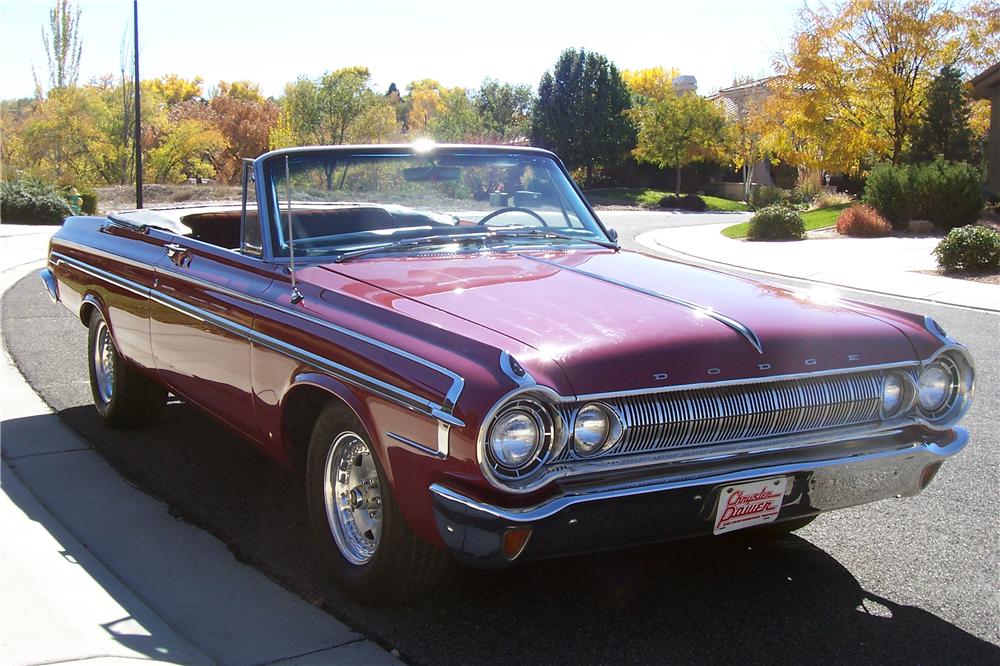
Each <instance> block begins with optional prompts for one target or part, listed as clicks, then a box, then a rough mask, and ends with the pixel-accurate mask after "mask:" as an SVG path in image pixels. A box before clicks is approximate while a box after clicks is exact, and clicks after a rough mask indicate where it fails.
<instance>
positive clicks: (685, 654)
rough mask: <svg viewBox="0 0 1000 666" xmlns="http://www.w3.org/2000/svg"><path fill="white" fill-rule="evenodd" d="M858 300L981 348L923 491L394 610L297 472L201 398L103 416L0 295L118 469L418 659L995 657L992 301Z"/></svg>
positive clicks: (41, 370)
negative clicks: (342, 565)
mask: <svg viewBox="0 0 1000 666" xmlns="http://www.w3.org/2000/svg"><path fill="white" fill-rule="evenodd" d="M663 215H675V214H669V213H652V214H645V213H642V214H637V213H625V214H623V215H620V216H619V215H608V214H607V213H604V214H602V217H603V218H604V219H605V220H606V221H608V223H609V224H611V225H612V226H618V227H619V230H620V232H621V235H622V239H623V241H624V242H625V244H626V245H629V246H634V241H633V239H634V237H635V236H636V235H637V234H638V233H641V232H643V231H648V230H649V229H651V228H655V227H656V226H657V225H662V224H663V218H661V217H657V216H663ZM647 218H648V219H647ZM668 219H670V220H671V221H675V222H677V223H682V222H683V223H685V224H686V223H689V222H688V221H689V220H695V219H699V218H696V217H693V216H687V215H675V216H674V217H671V218H668ZM737 221H738V218H737ZM858 297H859V298H861V299H862V300H868V301H873V302H878V303H883V304H886V305H891V306H895V307H902V308H906V309H918V310H920V311H922V312H925V313H927V314H930V315H932V316H934V317H935V318H937V319H938V320H939V321H940V322H941V323H942V324H943V325H944V326H945V328H946V329H948V330H949V331H950V332H951V333H953V334H954V335H955V336H956V337H958V338H959V339H960V340H962V341H964V342H966V343H967V344H968V345H969V346H970V348H971V349H972V352H973V354H974V355H975V357H976V359H977V360H978V362H979V371H980V372H979V376H980V386H979V393H978V395H977V403H976V404H975V405H974V406H973V409H972V411H971V412H970V414H969V417H968V419H967V424H968V425H969V427H970V428H971V429H972V431H973V434H974V439H973V443H972V444H970V446H969V447H968V448H967V449H966V450H965V451H964V452H963V453H962V454H960V455H959V456H958V457H956V458H955V459H954V460H952V461H951V462H950V463H949V464H947V465H945V467H944V468H943V470H942V471H941V473H940V474H939V476H938V479H937V481H936V482H935V483H934V484H933V485H932V486H931V488H930V489H929V490H928V491H927V492H926V493H924V494H923V495H921V496H919V497H917V498H912V499H907V500H886V501H883V502H879V503H877V504H874V505H868V506H864V507H858V508H856V509H850V510H846V511H841V512H838V513H835V514H831V515H828V516H824V517H821V518H820V519H819V520H817V521H816V522H815V523H813V524H812V525H810V526H809V527H807V528H806V529H804V530H802V531H801V532H800V533H799V534H798V535H797V536H792V537H788V538H786V539H782V540H780V541H778V542H775V543H771V544H753V545H751V546H750V547H747V546H745V545H741V544H738V543H734V542H731V541H727V540H720V539H714V540H708V541H699V542H689V543H681V544H672V545H661V546H655V547H647V548H639V549H632V550H628V551H621V552H616V553H607V554H597V555H590V556H584V557H574V558H566V559H560V560H553V561H549V562H535V563H528V564H525V565H523V566H519V567H515V568H514V569H511V570H509V571H502V572H485V573H483V572H457V573H456V576H455V580H454V581H453V583H452V584H451V585H450V586H449V587H447V588H446V589H444V590H443V591H442V592H441V593H440V594H438V595H436V596H435V598H434V599H431V600H429V603H427V604H423V605H417V606H412V607H404V608H380V607H378V606H373V605H361V604H358V603H356V602H354V601H352V600H350V599H348V598H345V597H344V596H342V595H341V594H340V593H339V592H338V591H337V590H336V589H335V588H334V587H332V586H331V585H330V584H329V583H328V582H326V580H325V578H324V576H323V575H322V570H321V567H320V564H319V561H318V558H317V555H316V553H315V552H314V551H313V548H312V545H311V543H310V541H309V538H308V534H307V531H308V530H307V525H306V522H305V520H304V519H303V516H304V502H303V497H302V494H301V481H300V479H299V478H297V477H295V476H293V475H290V474H287V473H285V472H283V471H281V470H279V469H277V468H276V467H275V466H274V465H272V464H271V463H269V462H268V461H266V460H264V459H263V458H262V457H261V456H259V455H257V454H256V453H255V452H254V451H253V450H251V449H250V447H249V446H248V445H246V444H244V443H242V442H241V441H240V440H238V439H236V438H234V437H232V436H230V435H229V434H228V433H227V432H226V431H224V430H223V429H222V428H221V427H219V426H217V425H216V424H215V423H214V422H212V421H209V420H208V419H207V418H206V417H204V416H202V415H201V414H199V413H198V412H197V411H196V410H194V409H191V408H190V407H188V406H186V405H184V404H181V403H174V404H172V405H171V406H170V407H169V409H168V412H167V415H166V418H165V420H164V425H162V426H160V427H157V428H152V429H149V430H144V431H138V432H125V433H123V432H114V431H110V430H108V429H107V428H105V427H104V426H103V425H102V424H101V423H100V421H99V420H98V418H97V417H96V414H95V413H94V410H93V407H92V406H91V405H90V395H89V390H88V389H87V385H86V380H85V377H86V370H85V365H84V359H83V353H82V350H83V345H84V339H85V331H84V329H83V328H82V327H81V326H80V325H79V322H77V321H75V320H74V319H73V318H72V317H71V316H70V315H69V313H66V312H65V311H64V310H63V309H62V308H58V307H56V306H51V304H49V303H48V301H47V299H46V298H45V297H44V294H43V293H42V290H41V288H40V285H39V284H38V283H37V280H35V279H30V280H29V281H27V282H24V283H22V284H20V285H19V286H18V287H15V289H14V290H13V291H12V292H10V293H9V295H8V297H7V298H5V300H4V308H3V317H4V321H3V329H4V331H5V335H6V337H7V340H6V342H7V344H8V346H9V348H10V350H11V353H12V354H13V356H14V357H15V358H16V359H17V360H18V362H19V364H21V367H22V369H23V370H24V371H25V372H26V373H27V375H28V376H29V378H30V379H31V381H32V384H33V385H34V386H35V387H36V389H37V390H38V391H39V392H40V393H41V394H42V395H43V396H44V397H45V399H46V400H47V401H48V402H49V404H51V405H53V407H54V408H55V409H56V410H57V411H58V413H59V414H60V416H61V417H62V418H63V419H64V420H65V421H66V422H67V423H68V424H70V425H71V426H72V427H73V428H74V429H76V430H77V431H78V432H79V433H81V434H82V435H83V436H84V437H86V438H88V439H89V440H90V441H91V442H93V444H94V446H96V447H97V448H98V449H99V450H100V451H101V452H102V454H103V455H104V456H105V457H106V458H107V459H108V460H110V461H111V462H112V464H114V465H115V467H116V468H117V469H118V470H119V471H120V472H121V473H122V474H124V475H125V476H126V477H127V478H128V479H129V480H131V481H132V482H133V483H135V484H137V485H138V486H140V487H142V488H144V489H146V490H147V491H148V492H151V493H154V494H156V495H158V496H160V497H162V498H164V500H165V501H167V502H168V503H170V504H171V506H172V507H173V508H174V509H175V510H176V512H177V514H178V515H179V516H181V517H182V518H183V519H184V520H187V521H190V522H193V523H194V524H197V525H200V526H202V527H204V528H206V529H208V530H209V531H211V532H212V533H213V534H215V535H217V536H218V537H219V538H221V539H223V540H224V541H225V542H226V543H227V544H228V546H229V547H230V549H231V550H232V551H233V552H234V553H235V554H236V555H237V557H239V558H240V559H242V560H243V561H245V562H249V563H252V564H253V565H254V566H256V567H258V568H259V569H261V570H262V571H264V572H266V573H267V574H268V575H270V576H271V577H272V578H274V579H275V580H277V581H280V582H281V583H282V584H283V585H285V586H286V587H288V588H289V589H291V590H294V591H296V592H297V593H299V594H301V595H303V596H304V597H305V598H307V599H311V600H314V601H315V602H316V603H317V604H319V605H321V606H322V607H323V608H324V609H325V610H327V611H329V612H331V613H333V614H335V615H336V616H337V617H339V618H342V619H344V620H345V621H347V622H348V623H349V624H351V625H352V626H353V627H354V628H355V629H357V630H359V631H361V632H363V633H365V634H366V635H368V636H371V637H373V638H375V639H377V640H379V641H380V642H381V643H382V644H383V645H384V646H387V647H395V648H398V649H399V650H400V651H401V652H402V654H403V657H404V658H405V659H407V660H409V661H410V662H411V663H419V664H467V663H479V664H487V663H497V664H499V663H504V664H509V663H525V662H532V663H534V662H542V663H546V662H548V663H560V664H561V663H600V662H616V663H641V662H642V663H644V662H655V663H664V662H695V661H697V662H722V661H726V662H728V661H732V660H739V661H740V662H746V663H757V662H768V663H792V662H795V663H798V662H801V661H809V662H814V663H844V662H851V661H862V662H866V663H867V662H875V661H879V662H885V663H901V664H902V663H905V664H912V663H998V662H1000V648H998V647H997V645H998V644H1000V612H998V608H997V571H998V570H1000V557H998V549H997V534H998V519H997V511H996V508H995V501H994V500H993V497H994V496H995V495H996V493H997V488H998V486H1000V478H998V470H997V460H1000V432H998V429H997V428H996V425H995V424H996V423H998V422H1000V412H998V404H1000V399H998V398H1000V389H998V387H1000V368H998V364H1000V349H998V344H1000V343H998V340H1000V316H998V315H991V314H984V313H978V312H972V311H969V310H964V309H958V308H950V307H942V306H925V305H914V304H913V303H912V302H909V301H902V300H899V299H890V298H885V297H880V296H872V295H859V296H858Z"/></svg>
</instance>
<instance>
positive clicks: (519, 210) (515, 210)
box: [476, 206, 549, 227]
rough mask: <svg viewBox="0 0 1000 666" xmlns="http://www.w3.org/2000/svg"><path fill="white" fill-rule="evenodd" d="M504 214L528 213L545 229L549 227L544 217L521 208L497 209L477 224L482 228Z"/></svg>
mask: <svg viewBox="0 0 1000 666" xmlns="http://www.w3.org/2000/svg"><path fill="white" fill-rule="evenodd" d="M504 213H526V214H528V215H530V216H531V217H533V218H535V219H536V220H538V221H539V222H541V223H542V226H543V227H547V226H549V223H548V222H546V221H545V218H544V217H542V216H541V215H539V214H538V213H536V212H535V211H533V210H531V209H530V208H521V207H520V206H504V207H503V208H497V209H496V210H495V211H493V212H492V213H489V214H488V215H486V216H484V217H483V219H481V220H479V221H478V222H476V224H478V225H480V226H485V225H486V223H487V222H489V221H490V220H492V219H493V218H494V217H498V216H500V215H503V214H504Z"/></svg>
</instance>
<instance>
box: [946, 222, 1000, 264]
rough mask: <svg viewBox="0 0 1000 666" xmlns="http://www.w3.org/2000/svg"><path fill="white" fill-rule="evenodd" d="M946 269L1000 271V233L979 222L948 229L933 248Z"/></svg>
mask: <svg viewBox="0 0 1000 666" xmlns="http://www.w3.org/2000/svg"><path fill="white" fill-rule="evenodd" d="M934 254H935V255H936V256H937V261H938V266H940V267H941V268H943V269H944V270H946V271H984V272H985V271H993V272H996V271H1000V233H997V232H996V231H993V230H992V229H988V228H986V227H982V226H979V225H976V224H970V225H967V226H964V227H958V228H957V229H952V230H951V231H949V232H948V235H947V236H945V237H944V240H942V241H941V242H940V243H938V245H937V247H936V248H934Z"/></svg>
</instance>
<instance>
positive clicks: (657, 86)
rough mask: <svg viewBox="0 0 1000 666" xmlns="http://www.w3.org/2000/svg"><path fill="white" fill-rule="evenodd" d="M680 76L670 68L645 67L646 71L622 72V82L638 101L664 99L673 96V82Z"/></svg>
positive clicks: (678, 71) (628, 70) (630, 70)
mask: <svg viewBox="0 0 1000 666" xmlns="http://www.w3.org/2000/svg"><path fill="white" fill-rule="evenodd" d="M678 76H680V70H678V69H676V68H674V67H671V68H670V69H664V68H663V67H660V66H657V67H647V68H646V69H626V70H625V71H623V72H622V80H623V81H625V85H626V86H628V89H629V90H630V91H631V92H632V94H633V95H636V96H638V97H639V98H640V99H648V100H653V99H659V100H662V99H664V98H665V97H666V96H667V95H673V94H674V87H673V81H674V79H675V78H677V77H678Z"/></svg>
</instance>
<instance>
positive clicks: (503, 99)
mask: <svg viewBox="0 0 1000 666" xmlns="http://www.w3.org/2000/svg"><path fill="white" fill-rule="evenodd" d="M534 97H535V95H534V92H533V91H532V90H531V86H526V85H519V86H515V85H511V84H509V83H502V82H500V81H497V80H496V79H491V78H486V79H485V80H484V81H483V82H482V84H481V85H480V86H479V90H477V91H476V92H475V93H474V94H473V101H474V103H475V105H476V112H477V113H478V114H479V116H480V118H482V122H483V125H484V126H485V128H486V130H487V132H489V133H490V135H491V138H493V139H495V140H496V141H498V142H510V141H518V140H522V139H526V138H527V137H528V134H529V133H530V131H531V107H532V104H533V103H534Z"/></svg>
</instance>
